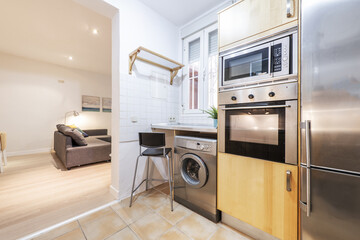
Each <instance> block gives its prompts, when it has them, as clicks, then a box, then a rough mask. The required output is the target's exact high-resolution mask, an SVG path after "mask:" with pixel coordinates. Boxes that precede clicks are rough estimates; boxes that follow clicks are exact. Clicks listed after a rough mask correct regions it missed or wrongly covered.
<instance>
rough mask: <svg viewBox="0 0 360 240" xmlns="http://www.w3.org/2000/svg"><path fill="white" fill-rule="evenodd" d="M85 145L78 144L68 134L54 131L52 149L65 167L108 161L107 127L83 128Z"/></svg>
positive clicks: (108, 139) (109, 141)
mask: <svg viewBox="0 0 360 240" xmlns="http://www.w3.org/2000/svg"><path fill="white" fill-rule="evenodd" d="M84 132H86V133H87V134H88V135H89V137H87V138H86V142H87V144H88V145H87V146H78V145H76V143H75V142H74V141H73V140H72V139H71V137H69V136H65V135H64V134H62V133H61V132H59V131H55V132H54V150H55V152H56V155H57V156H58V158H59V159H60V160H61V161H62V162H63V163H64V165H65V167H66V168H67V169H70V168H72V167H75V166H81V165H85V164H90V163H96V162H102V161H109V160H110V153H111V137H110V136H109V135H107V134H108V133H107V129H93V130H84Z"/></svg>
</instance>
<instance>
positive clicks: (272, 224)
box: [218, 153, 298, 240]
mask: <svg viewBox="0 0 360 240" xmlns="http://www.w3.org/2000/svg"><path fill="white" fill-rule="evenodd" d="M287 171H290V172H291V177H290V186H291V191H288V190H287V173H286V172H287ZM297 197H298V167H297V166H294V165H288V164H281V163H275V162H269V161H264V160H259V159H254V158H247V157H241V156H236V155H231V154H224V153H219V158H218V209H220V210H221V211H223V212H225V213H227V214H229V215H231V216H233V217H235V218H237V219H239V220H241V221H243V222H246V223H248V224H250V225H252V226H254V227H256V228H258V229H261V230H263V231H265V232H267V233H269V234H271V235H273V236H275V237H277V238H279V239H284V240H293V239H294V240H295V239H297V219H298V218H297V216H298V215H297V206H298V205H297V203H298V201H297Z"/></svg>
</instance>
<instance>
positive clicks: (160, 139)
mask: <svg viewBox="0 0 360 240" xmlns="http://www.w3.org/2000/svg"><path fill="white" fill-rule="evenodd" d="M139 143H140V155H139V156H138V157H137V159H136V165H135V173H134V179H133V184H132V188H131V197H130V207H131V205H132V199H133V194H134V192H135V191H136V190H137V189H138V188H139V187H140V186H141V184H143V183H144V182H146V190H148V182H150V181H165V182H169V187H170V205H171V211H173V187H172V182H173V181H172V178H173V177H172V174H173V162H172V161H173V160H172V149H171V148H166V147H165V145H166V144H165V133H139ZM142 147H143V148H146V150H145V151H142ZM169 155H170V157H169ZM140 157H147V160H146V178H145V179H144V180H142V181H141V183H140V184H139V185H138V186H137V187H136V188H135V189H134V187H135V180H136V172H137V168H138V163H139V158H140ZM150 157H161V158H165V159H166V160H167V165H168V174H169V177H168V179H166V180H164V179H153V178H151V179H149V162H150V161H149V160H150Z"/></svg>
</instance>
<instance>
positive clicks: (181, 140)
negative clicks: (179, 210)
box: [174, 136, 220, 222]
mask: <svg viewBox="0 0 360 240" xmlns="http://www.w3.org/2000/svg"><path fill="white" fill-rule="evenodd" d="M174 149H175V162H174V199H175V201H176V202H178V203H180V204H182V205H184V206H186V207H188V208H190V209H191V210H193V211H195V212H197V213H199V214H201V215H202V216H204V217H206V218H208V219H209V220H211V221H214V222H218V221H219V220H220V212H219V211H218V210H217V209H216V178H217V170H216V165H217V164H216V159H217V158H216V155H217V140H216V139H207V138H196V137H188V136H176V137H175V146H174Z"/></svg>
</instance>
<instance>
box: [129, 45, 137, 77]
mask: <svg viewBox="0 0 360 240" xmlns="http://www.w3.org/2000/svg"><path fill="white" fill-rule="evenodd" d="M137 54H138V51H136V52H134V53H133V54H132V55H130V56H129V58H130V59H129V74H130V75H131V74H132V68H133V65H134V63H135V60H136V58H137Z"/></svg>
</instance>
